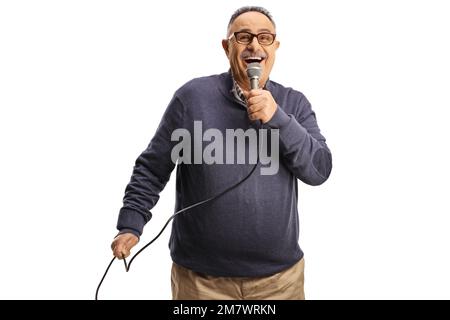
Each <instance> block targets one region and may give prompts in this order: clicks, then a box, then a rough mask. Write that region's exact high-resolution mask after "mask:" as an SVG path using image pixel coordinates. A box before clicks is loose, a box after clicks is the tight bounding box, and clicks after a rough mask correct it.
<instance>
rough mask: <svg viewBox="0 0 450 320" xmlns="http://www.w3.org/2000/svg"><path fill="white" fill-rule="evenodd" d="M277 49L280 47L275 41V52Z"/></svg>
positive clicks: (278, 42)
mask: <svg viewBox="0 0 450 320" xmlns="http://www.w3.org/2000/svg"><path fill="white" fill-rule="evenodd" d="M279 47H280V41H278V40H276V41H275V50H278V48H279Z"/></svg>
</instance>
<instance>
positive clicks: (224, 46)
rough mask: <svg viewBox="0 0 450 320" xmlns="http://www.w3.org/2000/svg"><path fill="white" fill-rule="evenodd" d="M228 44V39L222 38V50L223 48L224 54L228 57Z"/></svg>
mask: <svg viewBox="0 0 450 320" xmlns="http://www.w3.org/2000/svg"><path fill="white" fill-rule="evenodd" d="M228 44H229V42H228V40H225V39H224V40H222V48H223V50H225V54H226V55H227V57H228V52H229V51H228Z"/></svg>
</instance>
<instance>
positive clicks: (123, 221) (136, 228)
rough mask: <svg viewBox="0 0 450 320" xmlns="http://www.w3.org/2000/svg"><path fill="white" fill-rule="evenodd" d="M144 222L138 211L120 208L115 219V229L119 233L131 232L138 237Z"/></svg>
mask: <svg viewBox="0 0 450 320" xmlns="http://www.w3.org/2000/svg"><path fill="white" fill-rule="evenodd" d="M146 222H147V221H145V219H144V217H143V216H142V215H141V214H140V213H139V212H137V211H134V210H131V209H127V208H122V209H120V213H119V219H118V221H117V229H118V230H119V231H120V232H119V233H125V232H131V233H133V234H135V235H137V236H138V237H139V236H141V235H142V232H143V229H144V225H145V223H146Z"/></svg>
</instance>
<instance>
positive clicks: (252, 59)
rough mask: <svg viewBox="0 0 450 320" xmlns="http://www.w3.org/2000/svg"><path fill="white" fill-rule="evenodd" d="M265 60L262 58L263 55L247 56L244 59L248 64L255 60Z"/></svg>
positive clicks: (259, 61)
mask: <svg viewBox="0 0 450 320" xmlns="http://www.w3.org/2000/svg"><path fill="white" fill-rule="evenodd" d="M263 60H264V58H262V57H247V58H245V59H244V61H245V63H246V64H249V63H253V62H258V63H261V62H263Z"/></svg>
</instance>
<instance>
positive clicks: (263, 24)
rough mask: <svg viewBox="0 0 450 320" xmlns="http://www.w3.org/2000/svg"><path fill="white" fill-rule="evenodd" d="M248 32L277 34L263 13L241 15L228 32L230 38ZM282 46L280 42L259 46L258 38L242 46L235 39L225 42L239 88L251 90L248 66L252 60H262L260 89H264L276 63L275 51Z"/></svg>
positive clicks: (223, 42) (223, 43)
mask: <svg viewBox="0 0 450 320" xmlns="http://www.w3.org/2000/svg"><path fill="white" fill-rule="evenodd" d="M239 31H248V32H250V33H253V34H258V33H261V32H270V33H275V27H274V26H273V24H272V22H271V21H270V20H269V19H268V18H267V17H266V16H265V15H264V14H262V13H259V12H246V13H243V14H241V15H240V16H238V17H237V18H236V20H234V22H233V23H232V24H231V26H230V28H229V30H228V37H230V36H231V35H233V34H234V32H239ZM279 45H280V42H279V41H276V40H275V41H274V43H272V44H271V45H268V46H264V45H261V44H259V42H258V40H257V39H256V37H253V40H252V42H251V43H249V44H240V43H238V42H237V41H236V39H235V37H234V36H233V37H231V39H229V40H223V41H222V46H223V48H224V50H225V53H226V55H227V57H228V60H230V67H231V70H232V71H233V76H234V78H235V80H236V81H237V83H238V84H239V86H240V87H241V88H242V89H244V90H250V80H249V79H248V77H247V65H248V64H249V63H251V62H252V61H253V60H251V59H250V58H255V57H258V58H262V61H261V62H260V63H261V67H262V71H263V72H262V75H261V78H260V80H259V85H260V87H263V86H264V85H265V83H266V81H267V79H269V75H270V71H271V70H272V67H273V64H274V62H275V51H276V50H277V49H278V47H279Z"/></svg>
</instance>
